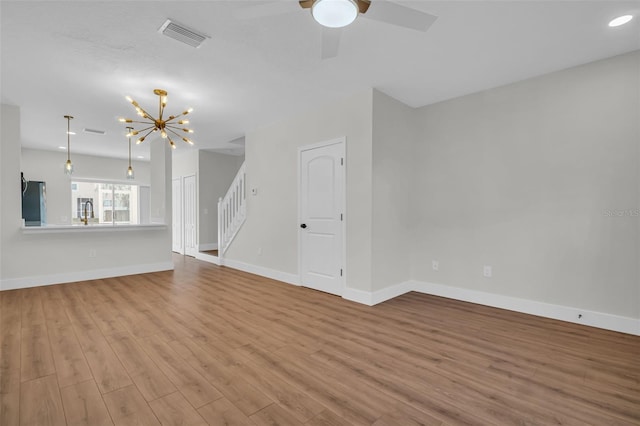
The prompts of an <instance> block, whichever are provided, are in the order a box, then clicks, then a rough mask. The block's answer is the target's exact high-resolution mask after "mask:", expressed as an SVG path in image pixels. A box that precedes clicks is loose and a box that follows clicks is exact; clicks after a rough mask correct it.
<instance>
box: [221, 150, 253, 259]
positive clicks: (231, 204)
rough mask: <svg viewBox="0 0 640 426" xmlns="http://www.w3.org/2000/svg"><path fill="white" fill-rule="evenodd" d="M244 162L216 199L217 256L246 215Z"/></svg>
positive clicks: (224, 249)
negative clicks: (226, 189)
mask: <svg viewBox="0 0 640 426" xmlns="http://www.w3.org/2000/svg"><path fill="white" fill-rule="evenodd" d="M244 164H245V163H242V166H240V170H238V173H237V174H236V177H235V178H234V179H233V182H232V183H231V186H230V187H229V190H228V191H227V194H226V195H225V196H224V197H223V198H219V199H218V257H220V258H222V257H223V256H224V253H225V252H226V251H227V249H228V248H229V246H230V245H231V242H232V241H233V239H234V238H235V236H236V234H237V233H238V231H239V230H240V228H241V227H242V224H243V223H244V221H245V219H246V217H247V203H246V188H245V166H244Z"/></svg>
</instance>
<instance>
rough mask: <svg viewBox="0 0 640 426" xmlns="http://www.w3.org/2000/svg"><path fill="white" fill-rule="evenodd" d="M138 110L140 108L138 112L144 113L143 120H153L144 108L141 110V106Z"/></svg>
mask: <svg viewBox="0 0 640 426" xmlns="http://www.w3.org/2000/svg"><path fill="white" fill-rule="evenodd" d="M138 108H140V111H142V112H143V113H144V118H148V119H150V120H153V117H152V116H151V114H149V113H148V112H147V111H146V110H145V109H144V108H142V107H141V106H139V107H138Z"/></svg>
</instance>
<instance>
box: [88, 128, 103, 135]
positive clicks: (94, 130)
mask: <svg viewBox="0 0 640 426" xmlns="http://www.w3.org/2000/svg"><path fill="white" fill-rule="evenodd" d="M82 131H83V132H85V133H91V134H94V135H104V134H106V133H107V131H106V130H97V129H87V128H86V127H85V128H84V129H82Z"/></svg>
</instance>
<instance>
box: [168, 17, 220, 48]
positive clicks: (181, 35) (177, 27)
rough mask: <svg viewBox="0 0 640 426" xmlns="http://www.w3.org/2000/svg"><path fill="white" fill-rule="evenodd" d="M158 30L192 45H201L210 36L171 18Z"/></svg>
mask: <svg viewBox="0 0 640 426" xmlns="http://www.w3.org/2000/svg"><path fill="white" fill-rule="evenodd" d="M158 32H159V33H161V34H164V35H166V36H167V37H170V38H172V39H174V40H177V41H179V42H181V43H184V44H188V45H189V46H191V47H200V45H201V44H202V43H203V42H204V41H205V40H206V39H207V38H209V37H207V36H206V35H204V34H199V33H197V32H195V31H193V30H190V29H189V28H187V27H185V26H184V25H181V24H178V23H177V22H175V21H172V20H171V19H167V20H166V21H165V23H164V24H162V26H161V27H160V29H158Z"/></svg>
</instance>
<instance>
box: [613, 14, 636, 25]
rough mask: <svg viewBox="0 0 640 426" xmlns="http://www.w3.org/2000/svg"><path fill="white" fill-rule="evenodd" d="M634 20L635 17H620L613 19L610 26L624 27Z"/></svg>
mask: <svg viewBox="0 0 640 426" xmlns="http://www.w3.org/2000/svg"><path fill="white" fill-rule="evenodd" d="M632 19H633V15H622V16H618V17H617V18H616V19H612V20H611V22H609V26H610V27H619V26H620V25H624V24H626V23H627V22H629V21H630V20H632Z"/></svg>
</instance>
